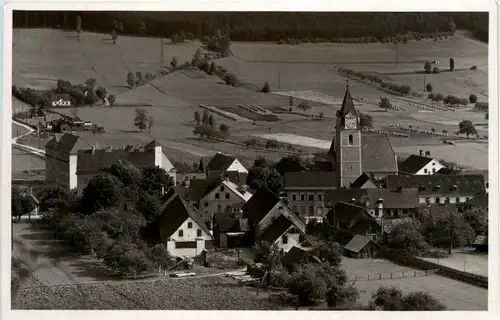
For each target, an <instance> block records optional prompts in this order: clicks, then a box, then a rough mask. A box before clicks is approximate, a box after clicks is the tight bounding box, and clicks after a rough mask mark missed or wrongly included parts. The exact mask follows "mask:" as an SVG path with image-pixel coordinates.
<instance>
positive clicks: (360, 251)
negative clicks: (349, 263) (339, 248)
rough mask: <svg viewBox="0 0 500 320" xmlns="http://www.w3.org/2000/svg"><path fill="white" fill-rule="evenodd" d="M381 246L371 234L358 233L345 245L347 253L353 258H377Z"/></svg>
mask: <svg viewBox="0 0 500 320" xmlns="http://www.w3.org/2000/svg"><path fill="white" fill-rule="evenodd" d="M379 250H380V247H379V245H378V244H376V243H375V242H374V241H373V239H372V238H371V237H369V236H362V235H356V236H354V238H352V239H351V241H349V243H348V244H346V245H345V247H344V251H345V255H346V256H348V257H351V258H358V259H359V258H375V257H377V256H378V253H379Z"/></svg>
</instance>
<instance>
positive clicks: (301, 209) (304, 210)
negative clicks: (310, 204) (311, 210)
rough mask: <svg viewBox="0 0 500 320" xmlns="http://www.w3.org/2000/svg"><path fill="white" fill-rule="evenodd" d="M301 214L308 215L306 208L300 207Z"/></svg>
mask: <svg viewBox="0 0 500 320" xmlns="http://www.w3.org/2000/svg"><path fill="white" fill-rule="evenodd" d="M300 213H301V214H302V215H304V214H305V213H306V207H304V206H300Z"/></svg>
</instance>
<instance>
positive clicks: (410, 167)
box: [399, 154, 434, 174]
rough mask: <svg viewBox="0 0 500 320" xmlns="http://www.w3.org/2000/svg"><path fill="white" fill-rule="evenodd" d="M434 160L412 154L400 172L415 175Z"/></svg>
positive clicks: (404, 162) (401, 166)
mask: <svg viewBox="0 0 500 320" xmlns="http://www.w3.org/2000/svg"><path fill="white" fill-rule="evenodd" d="M432 160H434V159H432V158H428V157H422V156H419V155H415V154H412V155H411V156H409V157H408V158H406V159H405V160H404V161H403V162H402V163H401V164H400V165H399V171H400V172H404V173H411V174H415V173H417V172H418V171H420V170H421V169H422V168H423V167H424V166H425V165H426V164H428V163H429V162H431V161H432Z"/></svg>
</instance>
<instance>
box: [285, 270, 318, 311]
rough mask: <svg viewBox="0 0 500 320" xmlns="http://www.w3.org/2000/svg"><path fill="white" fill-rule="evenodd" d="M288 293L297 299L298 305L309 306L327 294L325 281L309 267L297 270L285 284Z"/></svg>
mask: <svg viewBox="0 0 500 320" xmlns="http://www.w3.org/2000/svg"><path fill="white" fill-rule="evenodd" d="M286 286H287V289H288V292H289V293H290V294H292V295H294V296H295V297H296V298H297V303H298V305H302V306H306V305H311V304H313V303H314V302H315V300H317V299H321V298H323V297H324V296H325V295H326V293H327V292H328V288H327V286H326V283H325V281H324V280H323V279H322V278H321V277H320V276H319V275H318V274H316V272H315V270H314V268H313V267H312V266H310V265H307V266H303V267H299V268H297V270H295V271H294V272H293V273H292V274H291V276H290V280H289V281H288V283H287V284H286Z"/></svg>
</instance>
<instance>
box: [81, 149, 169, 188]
mask: <svg viewBox="0 0 500 320" xmlns="http://www.w3.org/2000/svg"><path fill="white" fill-rule="evenodd" d="M117 162H126V163H130V164H131V165H133V166H135V167H136V168H138V169H143V168H151V167H159V168H162V169H165V171H166V172H167V174H168V175H169V176H170V177H171V178H172V180H173V183H174V185H175V184H176V181H175V179H176V170H175V168H174V166H173V165H172V163H171V162H170V160H169V159H168V158H167V156H166V155H165V153H164V152H163V148H162V146H161V144H159V143H158V142H157V141H156V140H153V141H151V142H149V143H148V144H146V145H144V146H135V147H131V148H118V149H113V148H112V147H107V148H104V149H96V148H92V149H90V150H89V149H86V150H78V151H77V164H76V175H77V190H78V192H79V193H82V192H83V189H85V187H86V186H87V184H88V182H89V180H90V179H92V177H93V176H94V175H95V174H96V173H97V172H99V171H100V170H102V169H104V168H106V167H110V166H111V165H113V164H115V163H117Z"/></svg>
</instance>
